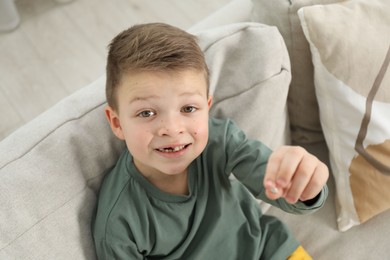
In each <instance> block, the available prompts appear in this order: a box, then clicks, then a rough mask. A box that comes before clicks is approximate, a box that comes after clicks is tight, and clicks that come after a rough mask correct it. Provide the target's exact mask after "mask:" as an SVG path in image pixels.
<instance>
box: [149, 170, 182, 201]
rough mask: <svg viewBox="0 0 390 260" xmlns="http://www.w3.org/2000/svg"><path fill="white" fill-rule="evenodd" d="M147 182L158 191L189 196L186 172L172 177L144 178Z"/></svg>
mask: <svg viewBox="0 0 390 260" xmlns="http://www.w3.org/2000/svg"><path fill="white" fill-rule="evenodd" d="M145 178H146V179H148V181H149V182H150V183H151V184H153V185H154V186H156V187H157V188H158V189H159V190H161V191H163V192H167V193H170V194H175V195H189V188H188V171H187V170H186V171H185V172H183V173H181V174H176V175H173V176H165V177H162V178H153V177H151V176H149V177H147V176H145Z"/></svg>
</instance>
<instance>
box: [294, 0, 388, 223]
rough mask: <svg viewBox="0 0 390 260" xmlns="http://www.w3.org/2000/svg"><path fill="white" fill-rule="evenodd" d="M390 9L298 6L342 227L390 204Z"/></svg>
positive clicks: (379, 4) (382, 0)
mask: <svg viewBox="0 0 390 260" xmlns="http://www.w3.org/2000/svg"><path fill="white" fill-rule="evenodd" d="M389 14H390V2H389V1H387V0H371V1H366V0H354V1H347V2H343V3H340V4H332V5H325V6H312V7H304V8H303V9H301V10H300V11H299V17H300V19H301V22H302V27H303V29H304V32H305V35H306V37H307V39H308V40H309V42H310V47H311V52H312V56H313V63H314V68H315V87H316V94H317V99H318V102H319V107H320V114H321V122H322V126H323V130H324V133H325V138H326V142H327V144H328V147H329V151H330V159H331V160H330V162H331V167H332V171H333V174H334V177H335V183H336V191H337V202H338V224H339V229H340V230H342V231H345V230H347V229H349V228H351V227H352V226H354V225H358V224H360V223H363V222H365V221H367V220H369V219H371V218H372V217H374V216H376V215H378V214H380V213H381V212H383V211H385V210H388V209H390V200H389V198H390V189H389V187H390V88H389V86H390V69H388V68H387V67H388V63H387V65H386V64H384V61H385V58H386V54H388V55H389V56H388V59H390V53H388V52H390V33H389V32H390V15H389ZM387 62H389V60H388V61H387ZM382 66H384V67H382ZM381 69H382V70H383V71H382V77H383V78H381V77H380V76H379V75H380V70H381ZM386 70H387V71H386ZM376 81H377V83H378V84H377V85H376V84H375V82H376ZM375 86H376V87H378V89H375Z"/></svg>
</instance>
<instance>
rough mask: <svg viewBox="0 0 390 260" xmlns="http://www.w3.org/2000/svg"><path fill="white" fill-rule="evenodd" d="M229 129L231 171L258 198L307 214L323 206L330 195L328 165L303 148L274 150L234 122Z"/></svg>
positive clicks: (229, 168) (297, 212)
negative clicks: (246, 132)
mask: <svg viewBox="0 0 390 260" xmlns="http://www.w3.org/2000/svg"><path fill="white" fill-rule="evenodd" d="M228 128H229V130H228V131H226V133H227V136H226V149H227V151H226V152H227V154H226V156H227V157H226V160H227V165H226V166H227V167H226V173H227V174H229V173H230V172H232V173H233V174H234V175H235V177H236V178H237V179H238V180H239V181H240V182H241V183H242V184H244V185H245V186H246V187H247V188H248V189H249V190H250V191H251V193H252V194H253V195H254V196H255V197H257V198H259V199H261V200H264V201H265V202H268V203H270V204H272V205H274V206H276V207H279V208H281V209H283V210H284V211H287V212H290V213H295V214H305V213H309V212H312V211H315V210H317V209H319V208H321V207H322V205H323V204H324V202H325V199H326V197H327V195H328V189H327V186H326V181H327V179H328V169H327V167H326V166H325V164H323V163H321V162H320V161H319V160H318V159H317V158H316V157H314V156H313V155H311V154H309V153H308V152H306V150H304V149H303V148H300V147H293V146H285V147H281V148H279V149H276V150H275V151H274V152H273V151H272V150H270V149H269V148H268V147H267V146H265V145H264V144H262V143H261V142H258V141H255V140H249V139H247V138H246V136H245V134H244V133H243V132H242V130H240V129H239V128H238V127H237V126H236V125H235V124H234V123H230V124H229V127H228ZM281 180H282V181H281ZM283 181H284V182H283ZM279 182H280V183H279Z"/></svg>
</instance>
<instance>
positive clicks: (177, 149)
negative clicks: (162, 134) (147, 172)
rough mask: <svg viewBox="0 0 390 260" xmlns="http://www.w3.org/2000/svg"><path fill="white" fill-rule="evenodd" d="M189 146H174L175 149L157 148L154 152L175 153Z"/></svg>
mask: <svg viewBox="0 0 390 260" xmlns="http://www.w3.org/2000/svg"><path fill="white" fill-rule="evenodd" d="M190 145H191V144H186V145H179V146H175V147H164V148H157V149H156V150H157V151H159V152H162V153H176V152H180V151H182V150H184V149H186V148H187V147H188V146H190Z"/></svg>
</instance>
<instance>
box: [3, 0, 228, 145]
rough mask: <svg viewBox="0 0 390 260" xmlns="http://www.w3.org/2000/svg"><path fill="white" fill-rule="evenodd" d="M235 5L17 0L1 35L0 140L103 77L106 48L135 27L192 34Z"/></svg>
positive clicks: (199, 0)
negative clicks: (13, 20)
mask: <svg viewBox="0 0 390 260" xmlns="http://www.w3.org/2000/svg"><path fill="white" fill-rule="evenodd" d="M229 1H230V0H74V1H72V2H70V3H68V4H59V3H57V2H55V1H53V0H16V1H15V3H16V6H17V9H18V11H19V15H20V17H21V23H20V25H19V27H18V28H17V29H16V30H14V31H12V32H8V33H0V111H1V112H0V140H2V139H4V138H5V137H6V136H7V135H9V134H10V133H12V132H13V131H14V130H16V129H17V128H18V127H20V126H22V125H23V124H25V123H27V122H28V121H30V120H31V119H33V118H34V117H36V116H37V115H39V114H40V113H42V112H43V111H45V110H46V109H48V108H50V107H51V106H52V105H54V104H55V103H56V102H58V101H59V100H61V99H62V98H64V97H65V96H68V95H69V94H71V93H73V92H74V91H76V90H78V89H79V88H81V87H83V86H85V85H87V84H89V83H90V82H92V81H94V80H95V79H96V78H98V77H99V76H100V75H102V74H103V73H104V67H105V58H106V52H107V48H106V46H107V44H108V43H109V41H110V40H111V39H112V38H113V37H114V36H115V35H116V34H117V33H119V32H120V31H122V30H124V29H126V28H128V27H129V26H130V25H132V24H136V23H143V22H155V21H158V22H166V23H169V24H172V25H175V26H178V27H180V28H182V29H188V28H190V27H191V26H192V25H194V24H195V23H197V22H198V21H200V20H202V19H203V18H204V17H206V16H208V15H209V14H210V13H212V12H214V11H215V10H217V9H218V8H220V7H222V6H223V5H225V4H226V3H228V2H229Z"/></svg>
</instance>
